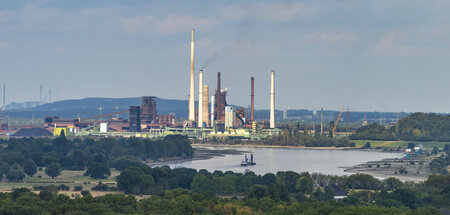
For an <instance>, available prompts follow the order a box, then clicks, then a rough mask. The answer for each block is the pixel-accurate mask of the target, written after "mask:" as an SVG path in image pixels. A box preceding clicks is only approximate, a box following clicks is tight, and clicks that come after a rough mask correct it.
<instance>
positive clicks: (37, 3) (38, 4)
mask: <svg viewBox="0 0 450 215" xmlns="http://www.w3.org/2000/svg"><path fill="white" fill-rule="evenodd" d="M49 1H50V0H41V1H35V2H28V3H26V4H25V9H27V10H36V9H38V8H40V7H41V6H42V5H45V4H47V3H48V2H49Z"/></svg>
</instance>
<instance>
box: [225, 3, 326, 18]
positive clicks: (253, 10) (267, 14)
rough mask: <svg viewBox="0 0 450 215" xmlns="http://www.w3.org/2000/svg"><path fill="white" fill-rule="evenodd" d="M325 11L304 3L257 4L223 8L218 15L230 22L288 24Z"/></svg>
mask: <svg viewBox="0 0 450 215" xmlns="http://www.w3.org/2000/svg"><path fill="white" fill-rule="evenodd" d="M324 10H325V7H323V5H318V4H313V3H304V2H280V1H277V2H259V3H252V4H247V3H243V4H235V5H231V6H228V7H224V8H222V9H221V10H220V14H221V15H222V16H223V17H224V18H226V19H231V20H246V21H249V20H251V21H270V22H290V21H294V20H310V19H312V18H314V17H315V16H317V15H318V14H320V13H322V12H323V11H324Z"/></svg>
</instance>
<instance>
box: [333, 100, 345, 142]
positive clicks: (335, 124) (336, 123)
mask: <svg viewBox="0 0 450 215" xmlns="http://www.w3.org/2000/svg"><path fill="white" fill-rule="evenodd" d="M342 111H344V107H342V108H341V111H339V114H338V117H337V119H336V122H334V127H333V130H331V132H332V134H333V137H334V132H335V131H336V128H337V126H338V124H339V119H340V118H341V114H342Z"/></svg>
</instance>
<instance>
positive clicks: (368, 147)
mask: <svg viewBox="0 0 450 215" xmlns="http://www.w3.org/2000/svg"><path fill="white" fill-rule="evenodd" d="M370 148H372V147H371V145H370V142H367V143H366V144H365V145H364V146H363V147H361V149H370Z"/></svg>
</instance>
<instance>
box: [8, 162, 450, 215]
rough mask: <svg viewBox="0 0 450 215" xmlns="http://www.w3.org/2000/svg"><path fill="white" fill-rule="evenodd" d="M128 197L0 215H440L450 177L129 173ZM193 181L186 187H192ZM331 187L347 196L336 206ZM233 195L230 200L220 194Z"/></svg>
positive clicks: (25, 197)
mask: <svg viewBox="0 0 450 215" xmlns="http://www.w3.org/2000/svg"><path fill="white" fill-rule="evenodd" d="M117 181H118V186H119V189H123V190H124V191H125V192H126V193H135V194H140V193H152V194H153V195H152V196H150V197H149V198H144V199H142V200H140V201H138V200H137V199H136V197H135V196H133V195H124V194H107V195H104V196H100V197H95V198H94V197H92V196H91V195H90V193H89V192H85V193H82V196H79V195H78V196H75V197H74V198H70V197H69V196H67V195H63V194H58V193H57V191H56V192H55V191H54V190H45V189H44V190H41V191H40V192H39V193H38V194H36V193H33V192H30V191H29V190H27V189H25V188H18V189H15V190H14V191H13V192H11V193H0V214H443V211H445V208H447V209H448V208H449V206H450V176H443V175H432V176H430V177H429V178H428V179H427V180H426V181H425V182H423V183H419V184H414V183H403V182H401V181H400V180H398V179H394V178H388V179H386V180H383V181H380V180H378V179H376V178H374V177H372V176H369V175H364V174H355V175H351V176H329V175H321V174H309V173H300V174H299V173H295V172H278V173H277V174H276V175H275V174H271V173H268V174H265V175H263V176H260V175H255V174H254V173H252V172H248V173H245V174H241V173H234V172H225V173H222V172H220V171H215V172H213V173H209V172H207V171H204V170H200V171H198V172H197V171H196V170H192V169H184V168H182V169H174V170H171V169H169V168H168V167H158V168H149V167H144V166H140V167H134V166H132V167H128V168H126V169H125V170H123V171H122V173H121V175H120V176H118V178H117ZM189 182H190V183H189ZM335 187H340V188H342V189H346V190H347V191H349V195H348V196H347V197H345V198H343V199H341V200H335V199H334V196H335V193H334V190H336V189H335ZM233 192H236V193H235V194H237V195H235V196H234V197H231V196H228V197H227V198H224V197H226V196H221V195H223V194H228V193H230V194H231V193H233Z"/></svg>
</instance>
